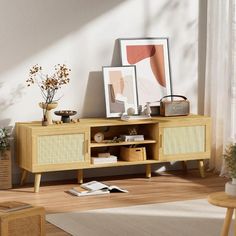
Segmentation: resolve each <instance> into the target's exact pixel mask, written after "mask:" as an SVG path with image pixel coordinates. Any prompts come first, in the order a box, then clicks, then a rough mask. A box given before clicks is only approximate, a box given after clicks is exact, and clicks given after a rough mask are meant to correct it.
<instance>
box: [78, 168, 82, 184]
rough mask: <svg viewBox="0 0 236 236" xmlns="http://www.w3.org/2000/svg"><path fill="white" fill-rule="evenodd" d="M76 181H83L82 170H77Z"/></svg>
mask: <svg viewBox="0 0 236 236" xmlns="http://www.w3.org/2000/svg"><path fill="white" fill-rule="evenodd" d="M78 183H79V184H82V183H83V170H78Z"/></svg>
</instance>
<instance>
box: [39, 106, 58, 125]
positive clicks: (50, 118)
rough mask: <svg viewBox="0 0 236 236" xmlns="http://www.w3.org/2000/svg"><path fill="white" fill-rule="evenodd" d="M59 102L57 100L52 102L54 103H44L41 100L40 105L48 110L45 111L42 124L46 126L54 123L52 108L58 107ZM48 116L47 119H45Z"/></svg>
mask: <svg viewBox="0 0 236 236" xmlns="http://www.w3.org/2000/svg"><path fill="white" fill-rule="evenodd" d="M57 105H58V103H57V102H52V103H48V104H47V103H44V102H40V103H39V106H40V107H41V108H42V109H44V110H46V111H45V117H43V121H42V125H44V126H46V125H51V124H53V122H52V111H51V110H52V109H55V108H56V107H57ZM45 118H46V119H45Z"/></svg>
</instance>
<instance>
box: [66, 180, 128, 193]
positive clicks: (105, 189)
mask: <svg viewBox="0 0 236 236" xmlns="http://www.w3.org/2000/svg"><path fill="white" fill-rule="evenodd" d="M83 189H86V191H84V190H83ZM69 192H70V193H71V194H74V195H76V196H89V195H99V194H107V193H113V192H121V193H128V191H127V190H125V189H122V188H120V187H117V186H114V185H111V186H109V185H106V184H104V183H101V182H98V181H91V182H88V183H84V184H81V185H80V187H74V188H72V189H70V190H69Z"/></svg>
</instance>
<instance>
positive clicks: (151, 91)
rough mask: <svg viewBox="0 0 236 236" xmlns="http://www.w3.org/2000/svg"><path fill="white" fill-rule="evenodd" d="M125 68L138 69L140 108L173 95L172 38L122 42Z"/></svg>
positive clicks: (124, 40)
mask: <svg viewBox="0 0 236 236" xmlns="http://www.w3.org/2000/svg"><path fill="white" fill-rule="evenodd" d="M119 43H120V52H121V61H122V65H123V66H127V65H135V66H136V72H137V89H138V100H139V104H140V105H142V106H143V105H146V104H147V102H150V103H151V104H158V105H159V101H160V99H161V98H162V97H164V96H166V95H171V94H172V83H171V70H170V60H169V42H168V38H121V39H119Z"/></svg>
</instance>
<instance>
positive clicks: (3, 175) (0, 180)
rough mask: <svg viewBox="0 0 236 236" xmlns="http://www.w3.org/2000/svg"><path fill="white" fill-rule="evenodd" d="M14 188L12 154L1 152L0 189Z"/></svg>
mask: <svg viewBox="0 0 236 236" xmlns="http://www.w3.org/2000/svg"><path fill="white" fill-rule="evenodd" d="M9 188H12V178H11V152H10V151H8V150H7V151H3V152H0V189H9Z"/></svg>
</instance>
